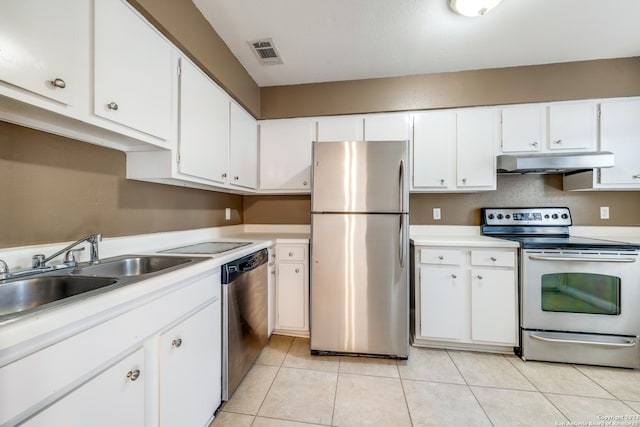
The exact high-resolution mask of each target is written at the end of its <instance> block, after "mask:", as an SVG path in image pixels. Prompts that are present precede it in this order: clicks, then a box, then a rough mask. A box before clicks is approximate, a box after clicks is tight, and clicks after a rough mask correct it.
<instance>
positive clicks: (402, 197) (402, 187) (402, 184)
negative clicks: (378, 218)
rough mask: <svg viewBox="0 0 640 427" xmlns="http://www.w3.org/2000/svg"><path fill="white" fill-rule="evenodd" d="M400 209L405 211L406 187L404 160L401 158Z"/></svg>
mask: <svg viewBox="0 0 640 427" xmlns="http://www.w3.org/2000/svg"><path fill="white" fill-rule="evenodd" d="M399 181H400V210H399V212H404V187H405V185H406V184H405V176H404V160H400V180H399Z"/></svg>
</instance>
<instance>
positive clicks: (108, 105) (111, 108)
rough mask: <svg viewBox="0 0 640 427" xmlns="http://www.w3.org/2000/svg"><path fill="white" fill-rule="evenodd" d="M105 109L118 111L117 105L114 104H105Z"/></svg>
mask: <svg viewBox="0 0 640 427" xmlns="http://www.w3.org/2000/svg"><path fill="white" fill-rule="evenodd" d="M107 108H108V109H109V110H113V111H116V110H117V109H118V104H116V103H115V102H110V103H108V104H107Z"/></svg>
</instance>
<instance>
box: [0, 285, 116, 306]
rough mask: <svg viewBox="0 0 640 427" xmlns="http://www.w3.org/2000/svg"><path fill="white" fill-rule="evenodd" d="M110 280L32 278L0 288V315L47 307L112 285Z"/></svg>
mask: <svg viewBox="0 0 640 427" xmlns="http://www.w3.org/2000/svg"><path fill="white" fill-rule="evenodd" d="M116 282H118V279H115V278H110V277H84V276H44V277H30V278H25V279H21V280H16V281H13V282H9V283H5V284H3V285H0V316H4V315H7V314H13V313H20V312H22V311H25V310H29V309H32V308H36V307H39V306H42V305H44V304H48V303H51V302H54V301H58V300H61V299H64V298H68V297H71V296H74V295H78V294H82V293H84V292H88V291H92V290H94V289H99V288H103V287H105V286H109V285H113V284H115V283H116Z"/></svg>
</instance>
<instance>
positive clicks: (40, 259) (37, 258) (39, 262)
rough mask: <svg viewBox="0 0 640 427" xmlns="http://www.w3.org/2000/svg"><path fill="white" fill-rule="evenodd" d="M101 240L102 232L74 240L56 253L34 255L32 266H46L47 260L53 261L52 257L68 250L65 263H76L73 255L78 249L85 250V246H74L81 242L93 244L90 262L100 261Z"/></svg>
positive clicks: (70, 264)
mask: <svg viewBox="0 0 640 427" xmlns="http://www.w3.org/2000/svg"><path fill="white" fill-rule="evenodd" d="M100 241H102V234H92V235H90V236H86V237H83V238H82V239H80V240H78V241H77V242H74V243H72V244H70V245H69V246H67V247H65V248H63V249H60V250H59V251H58V252H56V253H55V254H53V255H51V256H48V257H46V258H45V256H44V255H43V254H38V255H34V256H33V257H32V258H31V266H32V267H33V268H46V267H47V265H46V264H47V262H49V261H51V260H52V259H54V258H56V257H57V256H59V255H62V254H63V253H65V252H66V256H65V263H66V264H68V265H69V266H72V265H75V264H76V261H75V257H74V255H73V254H74V252H75V251H78V250H83V249H84V248H83V249H74V248H75V247H76V246H78V245H79V244H80V243H84V242H89V243H90V245H91V246H90V250H91V254H90V260H89V263H91V264H97V263H99V262H100V257H99V256H98V242H100Z"/></svg>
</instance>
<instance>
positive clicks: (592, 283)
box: [542, 273, 620, 315]
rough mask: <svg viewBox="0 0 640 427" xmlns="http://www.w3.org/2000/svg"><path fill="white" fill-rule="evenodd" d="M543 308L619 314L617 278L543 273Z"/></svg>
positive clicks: (598, 275)
mask: <svg viewBox="0 0 640 427" xmlns="http://www.w3.org/2000/svg"><path fill="white" fill-rule="evenodd" d="M542 310H543V311H558V312H563V313H588V314H610V315H611V314H613V315H615V314H620V278H619V277H615V276H606V275H604V274H592V273H553V274H543V275H542Z"/></svg>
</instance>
